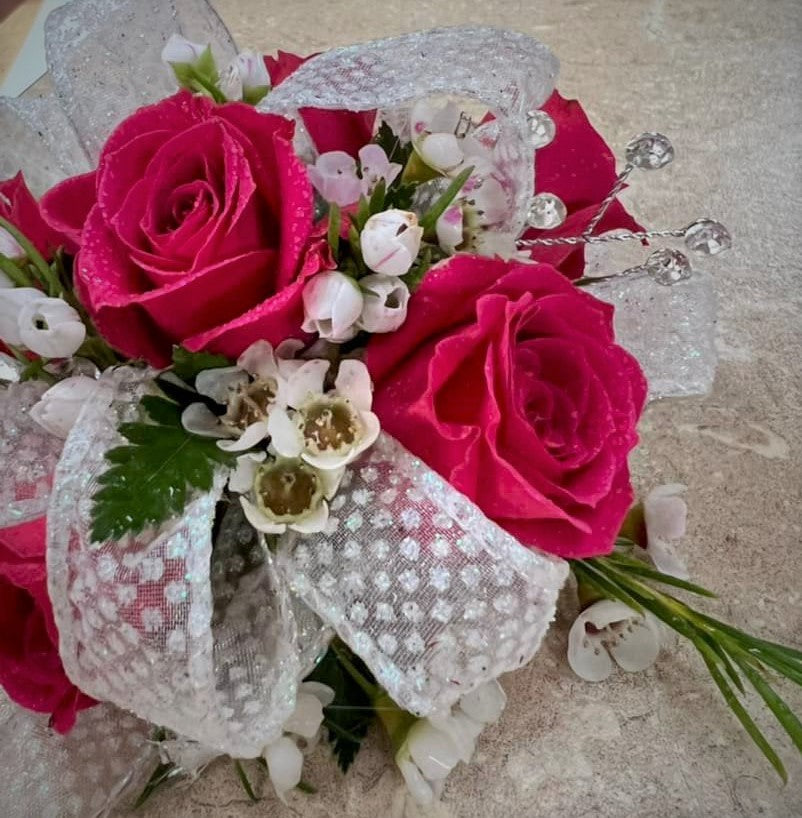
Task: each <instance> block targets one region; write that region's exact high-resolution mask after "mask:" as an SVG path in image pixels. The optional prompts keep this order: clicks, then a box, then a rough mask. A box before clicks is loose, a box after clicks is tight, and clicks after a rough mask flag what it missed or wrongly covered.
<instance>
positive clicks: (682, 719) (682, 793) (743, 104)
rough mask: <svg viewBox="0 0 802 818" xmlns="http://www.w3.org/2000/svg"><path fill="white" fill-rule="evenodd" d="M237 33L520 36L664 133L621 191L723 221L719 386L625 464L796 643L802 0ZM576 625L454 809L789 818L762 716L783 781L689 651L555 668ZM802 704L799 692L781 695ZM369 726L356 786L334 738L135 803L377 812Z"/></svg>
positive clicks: (515, 697) (726, 577)
mask: <svg viewBox="0 0 802 818" xmlns="http://www.w3.org/2000/svg"><path fill="white" fill-rule="evenodd" d="M216 5H217V8H218V10H219V12H220V14H221V16H222V17H223V19H224V20H225V22H226V23H227V24H228V25H229V27H230V28H231V30H232V33H233V34H234V36H235V37H236V39H237V41H238V42H239V43H240V44H241V46H249V47H252V48H255V49H261V50H264V51H272V50H275V49H276V48H278V47H281V48H283V49H286V50H291V51H297V52H301V53H307V52H310V51H314V50H319V49H323V48H326V47H328V46H332V45H339V44H345V43H349V42H352V41H354V40H357V39H369V38H372V37H379V36H386V35H389V34H392V33H397V32H401V31H407V30H413V29H416V28H425V27H430V26H434V25H444V24H455V23H463V22H466V21H470V22H483V23H490V24H494V25H499V26H506V27H510V28H517V29H520V30H523V31H526V32H529V33H531V34H533V35H534V36H536V37H538V38H539V39H542V40H543V41H545V42H546V43H547V44H548V45H549V46H550V47H551V48H552V49H553V50H554V51H555V52H556V53H557V54H558V56H559V57H560V59H561V61H562V72H561V78H560V81H559V88H560V90H561V91H562V93H563V94H564V95H568V96H574V97H578V98H580V99H581V100H582V102H583V104H584V105H585V107H586V109H587V110H588V112H589V114H590V115H591V117H592V119H593V121H594V123H595V124H596V126H597V127H598V128H599V129H600V130H601V132H602V133H603V134H604V135H605V136H606V137H607V139H608V141H609V142H610V144H611V145H613V146H623V145H624V144H625V143H626V141H627V139H628V138H629V137H630V136H632V135H633V134H634V133H637V132H639V131H641V130H647V129H656V130H660V131H662V132H664V133H667V134H669V135H670V136H671V137H672V139H673V141H674V143H675V145H676V148H677V161H676V162H675V164H674V165H673V166H671V167H670V168H668V169H667V170H665V171H663V172H661V173H660V174H657V175H653V176H649V177H648V178H643V179H638V180H637V182H636V187H635V190H634V191H631V193H632V194H634V195H631V196H630V200H634V199H636V200H637V205H636V206H635V208H636V212H637V213H638V215H640V216H642V217H643V218H644V219H645V220H646V221H647V223H649V224H650V225H653V226H656V227H658V226H677V225H683V224H685V223H687V222H688V221H690V220H691V219H693V218H695V217H696V216H699V215H711V216H714V217H716V218H719V219H721V220H722V221H723V222H724V223H725V224H727V225H728V227H729V228H730V229H731V231H732V233H733V235H734V237H735V242H736V246H735V248H734V250H733V251H731V252H730V253H729V254H727V255H726V256H723V257H721V259H720V261H719V262H718V263H717V264H716V266H715V268H714V269H715V274H716V276H717V279H718V283H719V287H718V291H719V296H720V301H721V309H720V321H719V350H720V354H721V363H720V367H719V372H718V377H717V380H716V386H715V389H714V392H713V394H712V395H711V396H709V397H708V398H705V399H692V400H685V401H681V402H667V403H664V404H660V405H652V406H651V407H650V408H649V410H648V411H647V413H646V416H645V419H644V421H643V425H642V433H643V445H642V446H641V448H640V450H639V451H638V453H637V455H636V457H635V461H634V466H635V474H636V480H637V483H638V485H639V487H641V488H642V489H648V488H649V487H651V486H652V485H654V484H655V483H659V482H666V481H671V482H673V481H681V482H684V483H687V485H688V486H689V491H688V495H687V499H688V501H689V504H690V508H691V516H690V530H689V536H688V537H687V539H686V540H685V542H684V543H683V547H682V551H683V553H684V554H685V556H686V557H687V559H688V562H689V565H690V569H691V572H692V574H693V576H694V578H696V579H697V580H699V581H700V582H701V583H703V584H706V585H708V586H711V587H714V588H718V589H720V590H721V591H722V592H723V593H724V594H725V599H724V601H723V602H720V603H718V604H716V605H715V610H716V611H717V612H720V613H721V614H722V615H723V616H724V617H726V618H729V619H731V620H732V621H734V622H735V623H737V624H739V625H741V626H747V627H749V628H751V629H753V630H757V631H760V632H762V633H763V634H765V635H767V636H769V637H773V638H775V639H778V640H782V641H785V642H787V643H790V644H794V645H796V646H800V645H802V558H801V557H802V555H801V554H800V540H801V539H802V536H801V535H802V511H801V510H800V509H801V506H800V499H802V498H801V497H800V492H801V491H802V467H801V466H800V462H802V432H801V431H800V427H801V426H802V424H800V417H801V414H800V403H802V364H800V349H802V315H801V313H802V309H800V295H799V293H800V285H802V268H801V265H800V257H802V242H801V241H800V232H802V171H801V170H800V168H801V167H802V165H801V160H802V139H801V138H800V134H802V101H801V100H800V92H799V87H800V81H801V80H802V6H801V5H800V4H799V2H798V0H775V1H774V2H768V1H767V0H761V1H760V2H753V0H737V2H736V1H735V0H682V1H680V0H675V1H674V2H671V0H653V2H646V0H620V1H619V2H602V1H601V0H598V2H591V1H590V0H577V1H576V2H572V1H571V0H553V1H552V2H550V3H530V2H526V0H488V2H485V3H482V4H477V3H469V2H466V0H451V2H448V3H444V2H434V0H425V1H423V2H417V1H416V0H407V2H397V0H391V1H390V2H375V3H365V2H364V1H363V0H328V2H324V0H294V2H290V1H288V0H281V1H280V0H217V3H216ZM574 613H575V611H574V610H573V609H572V606H571V604H570V603H567V604H565V606H564V609H563V611H562V614H561V617H560V619H559V620H558V622H557V624H556V626H555V627H554V628H553V630H552V632H551V634H550V636H549V637H548V639H547V642H546V645H545V647H544V649H543V650H542V651H541V653H540V654H539V656H538V657H537V658H536V660H535V661H534V662H533V663H532V665H531V666H529V667H528V668H525V669H523V670H521V671H519V672H517V673H515V674H511V675H508V676H507V677H505V678H504V679H503V684H504V686H505V688H506V690H507V692H508V695H509V703H508V707H507V710H506V712H505V714H504V716H503V718H502V720H501V723H500V724H498V725H497V726H495V727H493V728H492V729H489V730H488V731H487V732H486V733H485V734H484V735H483V737H482V739H481V741H480V743H479V747H478V752H477V755H476V758H475V763H474V764H473V765H472V766H470V767H464V766H461V767H459V768H458V769H457V770H456V772H455V773H454V774H453V775H452V776H451V777H450V778H449V781H448V786H447V788H446V793H445V798H444V804H445V814H447V815H451V816H454V818H479V817H480V816H481V818H501V817H502V816H503V818H509V816H528V817H529V818H546V817H547V816H556V815H565V816H572V818H591V816H610V817H611V818H612V816H616V817H617V816H622V815H627V816H631V818H635V817H636V816H643V817H644V818H645V817H646V816H649V818H680V817H681V818H688V817H690V816H694V817H696V816H722V817H723V816H737V817H738V818H753V816H758V815H760V816H765V818H790V816H795V815H802V762H800V759H799V758H798V757H795V754H794V752H793V750H792V748H791V746H790V743H789V742H787V741H785V740H784V739H783V738H782V737H781V734H780V731H779V730H778V729H776V728H775V727H774V725H773V724H772V723H771V722H770V720H769V719H768V718H761V719H760V724H761V726H765V727H766V729H767V731H768V734H769V735H770V736H771V738H772V739H773V740H774V741H776V742H777V744H778V746H779V747H780V748H781V752H782V756H783V758H784V759H785V760H786V762H787V764H788V766H789V769H790V774H791V781H790V783H789V784H788V785H787V787H785V788H782V786H781V785H780V783H779V782H778V780H777V779H776V777H775V776H774V775H773V773H772V771H771V769H770V768H769V767H768V765H767V764H766V763H765V762H764V761H763V760H762V758H761V756H760V755H759V754H758V752H757V751H756V750H755V749H753V747H752V745H751V744H750V742H749V741H748V739H746V738H745V736H744V735H743V733H742V732H741V730H740V728H739V726H738V725H737V723H736V721H735V719H734V718H733V717H732V716H731V715H730V714H729V712H728V711H727V709H726V708H725V706H724V705H723V703H722V702H721V700H720V699H719V697H718V694H717V692H715V691H714V689H713V687H712V685H711V683H710V682H709V681H708V679H707V678H706V675H705V673H704V671H703V669H702V667H701V663H700V662H699V661H698V660H697V658H696V657H695V655H694V654H693V652H692V651H691V650H689V649H688V648H686V647H684V646H683V647H680V648H677V649H673V650H666V651H664V653H663V654H662V655H661V657H660V659H659V661H658V663H657V665H656V666H655V667H654V668H652V669H651V670H650V671H648V672H646V673H644V674H638V675H625V674H623V673H619V674H618V675H617V676H615V677H614V678H613V679H611V680H610V681H608V682H606V683H603V684H600V685H591V684H587V683H583V682H581V681H579V680H578V679H576V678H575V677H574V676H573V675H572V673H571V671H570V670H569V669H568V666H567V664H566V662H565V659H564V654H565V645H566V633H567V626H568V624H569V623H570V621H571V619H572V617H573V615H574ZM783 690H785V691H787V692H788V697H789V700H790V702H791V703H792V704H793V705H794V706H795V708H796V710H797V712H802V695H800V694H799V692H798V691H793V690H790V688H789V686H788V685H785V686H784V687H783ZM387 760H388V756H387V754H386V749H385V746H384V740H383V737H382V736H381V735H379V734H378V733H376V734H372V735H371V736H370V737H369V740H368V742H367V747H366V749H365V750H364V751H363V753H362V754H361V755H360V756H359V758H358V760H357V762H356V765H355V767H354V768H353V770H352V772H351V773H350V774H349V775H348V777H347V778H345V779H343V778H342V777H341V775H340V774H339V772H338V771H337V770H336V768H335V766H334V764H333V762H331V761H330V760H329V759H328V758H327V757H326V756H325V753H324V752H322V751H318V753H317V754H316V755H314V756H313V759H312V763H311V764H310V765H309V766H308V768H307V770H306V771H305V778H307V779H308V780H310V781H312V782H314V783H315V784H316V785H317V786H318V788H319V794H318V795H315V796H305V795H301V794H297V795H293V796H292V797H291V800H290V804H289V805H288V806H287V807H284V806H282V805H281V804H280V803H279V802H277V801H275V800H273V799H272V798H270V797H268V798H266V799H265V800H264V801H262V802H261V803H260V804H258V805H255V806H252V805H250V804H249V803H248V802H247V800H246V799H245V797H244V794H243V792H242V790H241V788H240V786H239V784H238V783H237V780H236V778H235V776H234V774H233V770H231V768H230V766H228V765H227V764H224V763H218V765H216V766H215V767H214V768H213V769H212V770H211V771H210V772H209V773H208V774H207V775H205V776H204V777H203V778H202V780H201V781H200V782H198V783H197V784H196V785H195V786H194V787H193V788H192V789H191V790H189V791H182V792H173V793H167V794H164V795H162V796H161V797H159V798H157V799H154V801H153V802H152V805H151V806H150V808H149V809H147V810H145V811H143V812H142V813H141V814H142V816H143V818H155V816H167V815H169V816H175V818H189V816H194V817H195V818H212V816H214V817H215V818H227V817H233V816H237V818H240V816H243V817H244V816H257V815H270V816H276V818H284V816H290V815H295V816H308V818H324V817H325V818H335V816H338V817H339V816H344V817H347V818H368V817H370V818H377V816H379V817H381V818H383V816H387V815H390V813H391V807H390V804H391V802H392V799H393V796H394V793H395V792H396V790H397V789H398V787H399V786H400V778H399V777H398V776H397V775H396V774H395V773H394V771H393V770H392V769H391V768H390V767H389V766H388V763H387Z"/></svg>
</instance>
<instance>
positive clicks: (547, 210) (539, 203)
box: [526, 193, 568, 230]
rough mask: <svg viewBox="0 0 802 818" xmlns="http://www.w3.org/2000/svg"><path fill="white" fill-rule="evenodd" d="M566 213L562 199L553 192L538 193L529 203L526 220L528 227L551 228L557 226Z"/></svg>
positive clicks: (563, 219) (562, 220)
mask: <svg viewBox="0 0 802 818" xmlns="http://www.w3.org/2000/svg"><path fill="white" fill-rule="evenodd" d="M567 215H568V211H567V210H566V208H565V205H564V204H563V201H562V199H560V198H559V197H558V196H555V195H554V194H553V193H538V194H537V196H534V197H532V201H531V202H530V203H529V212H528V213H527V214H526V221H527V224H529V226H530V227H536V228H538V229H539V230H553V229H554V228H555V227H559V226H560V225H561V224H562V223H563V222H564V221H565V217H566V216H567Z"/></svg>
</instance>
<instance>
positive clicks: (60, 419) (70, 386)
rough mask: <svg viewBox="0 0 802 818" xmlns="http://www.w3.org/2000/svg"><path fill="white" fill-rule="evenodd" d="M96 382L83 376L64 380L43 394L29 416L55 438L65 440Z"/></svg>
mask: <svg viewBox="0 0 802 818" xmlns="http://www.w3.org/2000/svg"><path fill="white" fill-rule="evenodd" d="M96 388H97V381H96V380H95V379H94V378H88V377H86V376H85V375H75V376H74V377H71V378H65V379H64V380H63V381H59V382H58V383H57V384H55V385H54V386H51V387H50V389H48V390H47V392H45V393H44V394H43V395H42V397H41V398H39V400H38V401H37V402H36V403H35V404H34V405H33V406H32V407H31V410H30V416H31V417H32V418H33V419H34V420H35V421H36V422H37V423H38V424H39V425H40V426H41V427H43V428H44V429H46V430H47V431H48V432H50V433H51V434H53V435H56V437H60V438H63V439H66V438H67V435H68V434H69V433H70V429H72V427H73V426H74V425H75V421H76V420H78V415H79V414H80V413H81V409H83V407H84V405H85V404H86V402H87V400H89V398H90V397H91V396H92V395H93V394H94V393H95V389H96Z"/></svg>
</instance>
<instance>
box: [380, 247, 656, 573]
mask: <svg viewBox="0 0 802 818" xmlns="http://www.w3.org/2000/svg"><path fill="white" fill-rule="evenodd" d="M612 317H613V309H612V307H610V306H609V305H607V304H604V303H602V302H601V301H598V300H597V299H595V298H593V297H592V296H591V295H589V294H588V293H586V292H584V291H582V290H581V289H579V288H577V287H575V286H574V285H573V284H571V283H570V282H569V281H568V280H567V279H566V278H565V276H563V275H562V274H561V273H560V272H558V271H557V270H555V269H554V268H553V267H551V266H549V265H546V264H529V263H522V262H505V261H501V260H500V259H489V258H483V257H477V256H455V257H454V258H452V259H449V260H448V261H445V262H443V263H442V264H440V265H438V266H436V267H434V268H433V269H432V270H431V271H430V272H429V273H428V275H427V276H426V278H425V279H424V280H423V283H422V284H421V286H420V288H419V289H418V290H417V291H416V293H415V295H414V297H413V298H412V299H410V303H409V309H408V313H407V320H406V322H405V323H404V324H403V326H402V327H401V328H400V329H398V330H397V331H396V332H394V333H392V334H389V335H374V336H373V337H372V338H371V340H370V342H369V345H368V349H367V359H366V362H367V364H368V368H369V370H370V374H371V377H372V378H373V381H374V384H375V393H374V404H373V407H374V411H375V413H376V414H377V415H378V416H379V419H380V420H381V425H382V428H383V429H384V430H385V431H387V432H389V433H390V434H391V435H393V436H394V437H396V438H398V440H400V441H401V443H403V444H404V445H405V446H406V447H407V448H408V449H410V450H411V451H412V452H413V453H414V454H416V455H417V456H418V457H420V458H422V459H423V460H424V461H426V462H427V463H428V464H429V465H430V466H431V467H432V468H433V469H435V470H436V471H438V472H439V473H440V474H441V475H443V477H445V478H446V479H447V480H448V481H449V482H450V483H451V484H452V485H453V486H454V487H455V488H457V489H459V490H460V491H461V492H462V493H463V494H465V495H467V496H468V497H470V498H471V499H472V500H473V501H474V502H475V503H477V505H479V506H480V508H481V509H482V510H483V511H484V512H485V514H487V515H488V516H489V517H490V518H492V519H493V520H495V521H496V522H498V523H499V524H500V525H501V526H503V527H504V528H506V529H507V530H508V531H509V532H510V533H511V534H513V535H514V536H515V537H517V538H518V539H519V540H520V541H521V542H523V543H525V544H527V545H532V546H536V547H538V548H541V549H543V550H545V551H549V552H551V553H553V554H558V555H560V556H562V557H580V558H581V557H591V556H594V555H597V554H605V553H608V552H609V551H610V550H611V549H612V547H613V542H614V540H615V537H616V535H617V534H618V531H619V528H620V525H621V522H622V521H623V519H624V516H625V515H626V513H627V510H628V509H629V507H630V505H631V503H632V497H633V493H632V487H631V485H630V479H629V469H628V465H627V455H628V453H629V451H630V450H631V449H632V448H633V446H634V445H635V444H636V442H637V439H638V438H637V434H636V431H635V427H636V424H637V421H638V418H639V417H640V413H641V410H642V409H643V404H644V401H645V398H646V381H645V379H644V377H643V374H642V372H641V370H640V367H639V366H638V363H637V361H636V360H635V359H634V358H633V357H632V356H631V355H630V354H629V353H628V352H626V351H625V350H624V349H622V348H621V347H620V346H617V345H616V344H615V341H614V337H613V324H612Z"/></svg>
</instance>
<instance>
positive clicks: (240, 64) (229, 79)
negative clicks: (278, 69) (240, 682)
mask: <svg viewBox="0 0 802 818" xmlns="http://www.w3.org/2000/svg"><path fill="white" fill-rule="evenodd" d="M220 90H221V91H222V92H223V93H224V94H225V95H226V97H227V98H228V99H230V100H232V101H234V100H240V99H241V100H244V101H245V102H248V103H250V104H251V105H256V103H257V102H260V101H261V100H262V99H263V97H264V96H265V95H266V94H267V92H268V91H269V90H270V75H269V74H268V73H267V66H266V65H265V61H264V57H262V55H261V54H254V52H253V51H242V52H240V53H239V54H238V55H237V56H236V57H235V58H234V59H233V60H232V61H231V64H230V65H229V66H228V68H227V69H226V71H225V72H224V74H223V79H222V81H221V83H220Z"/></svg>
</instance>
